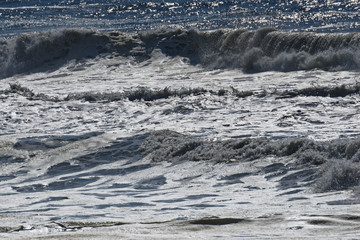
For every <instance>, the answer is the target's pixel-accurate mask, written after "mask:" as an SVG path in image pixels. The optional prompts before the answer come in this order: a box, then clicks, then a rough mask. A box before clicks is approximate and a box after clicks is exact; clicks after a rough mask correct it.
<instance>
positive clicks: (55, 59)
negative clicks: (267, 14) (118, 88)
mask: <svg viewBox="0 0 360 240" xmlns="http://www.w3.org/2000/svg"><path fill="white" fill-rule="evenodd" d="M359 44H360V34H358V33H348V34H316V33H290V32H281V31H277V30H275V29H272V28H263V29H259V30H256V31H249V30H245V29H239V30H217V31H209V32H206V31H196V30H175V31H167V30H161V31H157V32H151V33H140V34H130V33H121V32H109V33H100V32H94V31H86V30H69V29H64V30H54V31H48V32H41V33H32V34H21V35H19V36H17V37H15V38H11V39H6V40H2V41H0V69H1V71H0V78H4V77H9V76H12V75H14V74H19V73H24V72H28V71H45V70H49V69H51V68H55V69H56V68H57V67H59V66H61V65H63V64H65V63H66V62H67V61H70V60H74V59H75V60H82V59H86V58H95V57H101V56H103V55H114V54H115V55H116V56H125V57H132V58H134V59H135V60H136V61H143V60H146V59H149V58H151V53H152V52H153V51H154V50H155V49H158V50H160V51H161V52H163V53H164V54H166V55H167V56H181V57H185V58H188V59H189V60H190V63H191V64H194V65H196V64H201V65H202V66H204V67H209V68H240V69H242V70H244V71H247V72H259V71H295V70H309V69H315V68H318V69H323V70H332V71H334V70H358V69H359V67H360V51H359Z"/></svg>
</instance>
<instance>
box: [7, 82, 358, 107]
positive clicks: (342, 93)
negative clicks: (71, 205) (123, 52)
mask: <svg viewBox="0 0 360 240" xmlns="http://www.w3.org/2000/svg"><path fill="white" fill-rule="evenodd" d="M359 93H360V84H359V83H355V84H347V85H345V84H341V85H339V86H312V87H307V88H302V89H293V90H284V91H279V90H273V91H267V90H262V91H259V90H255V91H254V90H247V91H240V90H238V89H236V88H234V87H230V89H225V88H222V89H219V90H212V89H205V88H190V87H189V88H180V89H172V88H171V87H164V88H162V89H151V88H147V87H138V88H136V89H133V90H127V91H123V92H120V91H119V92H103V93H102V92H80V93H69V94H68V95H67V96H66V97H63V98H61V97H55V96H49V95H46V94H44V93H35V92H34V91H33V90H31V89H29V88H27V87H24V86H22V85H20V84H16V83H15V84H10V86H9V88H8V89H6V90H2V91H0V94H1V95H7V96H8V95H10V94H18V95H20V96H23V97H25V98H27V99H28V100H30V101H38V100H40V101H49V102H62V101H65V102H66V101H86V102H116V101H125V100H128V101H156V100H159V99H168V98H174V97H179V98H184V97H187V96H191V95H193V96H198V95H204V94H211V95H214V96H218V97H222V96H233V97H235V98H247V97H258V98H263V97H271V96H274V97H275V99H284V98H295V97H301V96H305V97H331V98H338V97H346V96H350V95H353V94H359Z"/></svg>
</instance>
